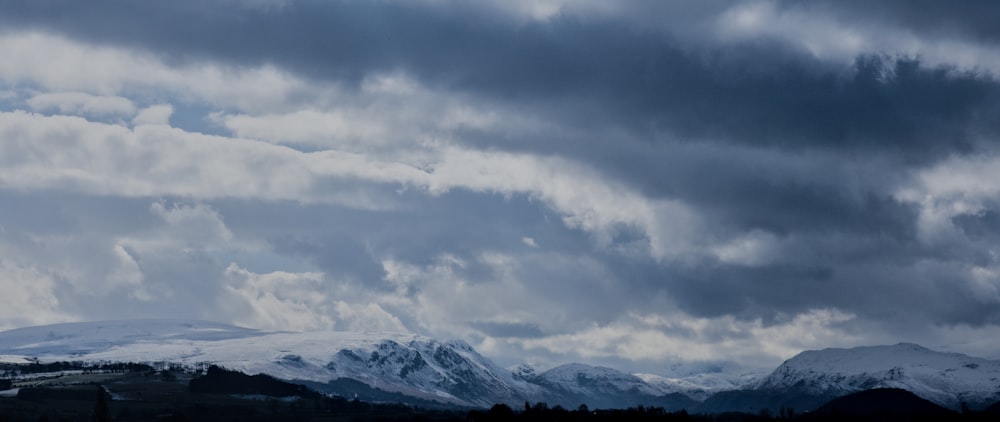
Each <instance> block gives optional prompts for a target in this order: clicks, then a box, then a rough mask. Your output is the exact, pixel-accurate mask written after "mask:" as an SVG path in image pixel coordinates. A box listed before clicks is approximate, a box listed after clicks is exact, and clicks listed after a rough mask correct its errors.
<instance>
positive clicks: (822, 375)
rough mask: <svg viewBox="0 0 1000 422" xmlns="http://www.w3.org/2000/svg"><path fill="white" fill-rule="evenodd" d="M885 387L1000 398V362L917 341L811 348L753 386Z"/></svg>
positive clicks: (938, 395) (948, 398) (928, 395)
mask: <svg viewBox="0 0 1000 422" xmlns="http://www.w3.org/2000/svg"><path fill="white" fill-rule="evenodd" d="M880 387H890V388H892V387H894V388H902V389H905V390H909V391H911V392H913V393H915V394H917V395H918V396H920V397H923V398H925V399H927V400H930V401H933V402H935V403H938V404H940V405H943V406H946V407H950V408H953V409H954V408H958V407H960V406H961V403H962V402H966V403H970V404H972V403H976V404H986V403H992V402H994V401H996V400H998V399H1000V361H994V360H988V359H982V358H975V357H970V356H966V355H963V354H959V353H942V352H936V351H933V350H930V349H927V348H924V347H921V346H918V345H916V344H909V343H901V344H897V345H893V346H870V347H857V348H853V349H824V350H818V351H807V352H803V353H800V354H799V355H797V356H795V357H793V358H791V359H789V360H787V361H785V362H784V363H783V364H781V366H779V367H778V368H777V369H775V370H774V372H772V373H771V374H770V375H768V376H767V377H765V378H763V379H761V380H759V381H758V382H756V383H755V384H753V385H752V387H751V388H753V389H757V390H772V389H773V390H787V389H796V390H800V391H804V392H806V393H810V394H821V393H836V394H846V393H852V392H856V391H861V390H867V389H871V388H880Z"/></svg>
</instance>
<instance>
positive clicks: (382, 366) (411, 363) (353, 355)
mask: <svg viewBox="0 0 1000 422" xmlns="http://www.w3.org/2000/svg"><path fill="white" fill-rule="evenodd" d="M0 354H4V355H10V356H9V359H11V360H18V359H20V360H22V361H24V359H26V358H27V357H32V358H38V359H40V360H42V361H63V360H65V361H122V362H149V363H155V362H170V363H177V364H181V365H185V366H188V367H197V366H200V365H204V364H207V363H211V364H218V365H221V366H224V367H226V368H228V369H232V370H238V371H241V372H245V373H249V374H256V373H266V374H269V375H271V376H274V377H276V378H280V379H286V380H302V381H313V382H317V383H326V382H328V381H331V380H335V379H340V378H350V379H354V380H357V381H361V382H364V383H366V384H368V385H369V386H372V387H375V388H379V389H382V390H386V391H392V392H399V393H402V394H406V395H409V396H412V397H416V398H421V399H430V400H436V401H442V402H445V403H451V404H456V405H467V406H486V407H488V406H492V405H493V404H495V403H508V404H521V403H523V402H524V401H526V400H530V401H545V400H548V401H550V402H551V403H553V404H558V403H561V402H560V401H559V400H560V399H567V396H565V395H562V394H553V393H552V392H551V391H550V389H551V388H556V389H558V390H559V391H563V390H566V391H569V390H572V391H573V392H574V393H575V394H576V395H574V396H572V399H573V400H578V399H582V400H590V399H591V397H590V396H589V395H588V393H587V392H586V391H583V390H580V389H579V388H576V387H574V386H572V385H571V386H563V385H557V384H558V383H557V382H554V383H549V384H548V385H540V384H539V380H542V379H547V378H544V377H546V376H550V377H552V376H555V374H562V376H563V377H565V378H569V379H572V380H573V381H574V382H575V381H576V380H577V379H585V378H586V376H582V378H580V377H577V376H576V375H574V374H571V373H568V372H567V370H565V369H564V370H563V371H562V372H559V371H556V372H551V371H546V372H543V373H542V374H541V375H539V376H538V377H533V378H532V379H526V378H525V377H524V376H520V375H515V374H514V373H513V372H512V371H510V370H507V369H504V368H501V367H499V366H497V365H496V364H494V363H493V362H492V361H490V360H489V359H487V358H485V357H483V356H482V355H480V354H479V353H478V352H476V351H475V350H474V349H473V348H472V347H471V346H469V345H468V344H466V343H465V342H462V341H459V340H451V341H446V342H441V341H438V340H435V339H432V338H429V337H425V336H420V335H415V334H407V333H395V332H344V331H331V332H304V333H299V332H268V331H260V330H253V329H247V328H240V327H234V326H229V325H225V324H218V323H212V322H204V321H194V320H133V321H101V322H88V323H70V324H57V325H49V326H40V327H28V328H21V329H15V330H10V331H6V332H0ZM572 368H574V369H575V370H576V371H578V372H581V373H586V372H588V371H590V368H592V367H589V366H587V365H576V366H572ZM549 372H551V374H550V373H549ZM598 372H599V373H600V374H602V375H601V376H603V377H610V378H614V379H623V380H628V379H629V378H630V377H631V378H634V380H630V381H629V382H631V383H633V384H635V383H636V381H637V382H638V384H637V385H638V386H639V387H641V388H642V390H643V391H642V395H650V396H655V395H657V394H658V393H659V392H658V390H656V389H654V388H652V387H649V386H648V385H645V384H643V383H642V381H641V380H639V379H638V378H635V377H632V376H631V375H628V374H624V373H621V372H617V371H614V370H611V369H609V368H602V369H600V370H598ZM553 379H555V378H553ZM626 384H628V383H626ZM574 385H575V384H574ZM611 388H612V389H613V387H611ZM605 390H606V389H605ZM567 404H568V403H567ZM578 404H580V402H574V403H572V405H573V406H576V405H578Z"/></svg>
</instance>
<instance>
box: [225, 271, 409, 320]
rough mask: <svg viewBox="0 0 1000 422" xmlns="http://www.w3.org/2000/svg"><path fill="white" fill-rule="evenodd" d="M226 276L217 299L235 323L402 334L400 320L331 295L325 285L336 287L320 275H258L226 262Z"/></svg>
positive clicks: (375, 307) (374, 305) (373, 305)
mask: <svg viewBox="0 0 1000 422" xmlns="http://www.w3.org/2000/svg"><path fill="white" fill-rule="evenodd" d="M226 277H227V284H226V285H225V290H226V292H227V294H228V296H226V297H224V298H223V299H222V302H223V306H225V307H227V308H229V309H230V311H231V312H233V313H234V314H235V321H236V323H238V324H240V325H244V326H248V327H255V328H261V329H270V330H295V331H309V330H330V329H338V330H352V331H398V332H406V331H407V330H406V327H404V326H403V323H402V322H401V321H400V320H399V318H397V317H395V316H394V315H392V314H390V313H389V312H387V311H386V310H385V309H383V308H382V306H380V305H379V304H377V303H373V302H368V303H364V302H361V301H358V300H357V299H358V298H350V299H354V300H351V301H347V300H342V299H338V298H336V297H333V296H332V295H331V294H330V293H328V292H329V291H331V289H330V288H329V287H330V286H328V285H329V284H334V285H336V284H337V283H335V282H333V281H330V280H326V279H325V277H324V276H323V274H320V273H289V272H284V271H277V272H271V273H267V274H257V273H254V272H251V271H248V270H245V269H243V268H240V267H239V266H237V265H236V264H230V265H229V267H228V268H227V269H226ZM333 290H336V289H333Z"/></svg>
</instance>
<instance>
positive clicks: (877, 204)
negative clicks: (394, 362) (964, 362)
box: [0, 0, 1000, 374]
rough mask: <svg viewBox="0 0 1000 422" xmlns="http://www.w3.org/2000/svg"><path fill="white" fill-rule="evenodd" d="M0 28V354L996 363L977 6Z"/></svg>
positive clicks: (6, 6)
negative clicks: (898, 349)
mask: <svg viewBox="0 0 1000 422" xmlns="http://www.w3.org/2000/svg"><path fill="white" fill-rule="evenodd" d="M962 4H963V7H962V8H953V7H952V5H953V3H952V2H939V1H902V0H900V1H883V2H880V3H878V4H876V5H872V4H870V2H867V1H833V0H830V1H826V2H824V1H809V2H799V1H734V2H730V1H695V0H692V1H677V2H660V1H654V0H649V1H646V0H636V1H615V2H607V1H597V0H583V1H568V0H517V1H511V0H496V1H477V2H469V1H461V0H418V1H388V0H385V1H360V0H358V1H339V0H324V1H321V0H314V1H293V0H244V1H237V0H173V1H156V2H154V1H149V2H145V1H143V2H140V1H130V0H94V1H88V2H80V1H76V0H47V1H36V0H22V1H13V0H12V1H4V2H2V3H0V57H2V58H3V59H2V60H0V291H2V295H0V329H9V328H15V327H20V326H26V325H37V324H44V323H54V322H64V321H81V320H100V319H117V318H139V317H184V318H198V319H208V320H216V321H222V322H229V323H235V324H239V325H244V326H250V327H256V328H262V329H274V330H325V329H334V330H394V331H409V332H414V333H420V334H425V335H430V336H434V337H438V338H459V339H463V340H465V341H467V342H469V343H470V344H472V345H473V346H474V347H476V348H477V349H478V350H479V351H480V352H481V353H483V354H484V355H487V356H489V357H491V358H493V359H494V360H496V361H497V362H498V363H500V364H502V365H512V364H517V363H519V362H530V363H533V364H535V365H538V366H541V367H545V366H550V365H553V364H555V363H561V362H570V361H579V362H587V363H593V364H604V365H611V366H614V367H617V368H620V369H625V370H633V371H639V370H641V371H646V372H654V373H661V374H669V373H671V371H676V370H678V369H677V368H689V367H698V365H704V364H706V363H708V364H713V365H714V364H719V363H726V364H732V365H743V366H749V367H756V366H765V367H766V366H771V367H773V366H774V365H777V364H778V363H780V362H781V360H782V359H786V358H788V357H791V356H792V355H794V354H795V353H798V352H799V351H802V350H804V349H813V348H822V347H834V346H837V347H846V346H855V345H862V344H886V343H896V342H900V341H910V342H917V343H921V344H923V345H926V346H929V347H934V348H938V349H944V350H952V351H959V352H965V353H970V354H974V355H979V356H985V357H993V358H1000V352H997V350H1000V340H997V339H1000V255H998V246H997V245H998V242H1000V77H998V76H997V75H1000V30H998V29H997V26H996V22H997V21H998V20H1000V5H997V3H996V2H992V1H989V2H985V1H984V2H972V1H970V2H963V3H962Z"/></svg>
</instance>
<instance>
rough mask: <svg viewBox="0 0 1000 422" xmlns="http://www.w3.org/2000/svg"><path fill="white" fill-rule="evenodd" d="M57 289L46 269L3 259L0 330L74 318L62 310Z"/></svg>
mask: <svg viewBox="0 0 1000 422" xmlns="http://www.w3.org/2000/svg"><path fill="white" fill-rule="evenodd" d="M56 288H57V287H56V281H55V280H54V279H53V277H52V276H51V275H50V274H48V273H47V272H46V271H44V270H42V269H39V268H37V267H34V266H30V265H23V264H20V263H18V262H14V261H12V260H10V259H0V291H2V292H3V294H2V295H0V330H7V329H11V328H18V327H22V326H26V325H42V324H52V323H57V322H66V321H71V320H74V319H75V318H74V317H73V316H72V315H68V314H66V313H64V311H62V310H61V309H60V306H59V299H57V298H56V295H55V290H56Z"/></svg>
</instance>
